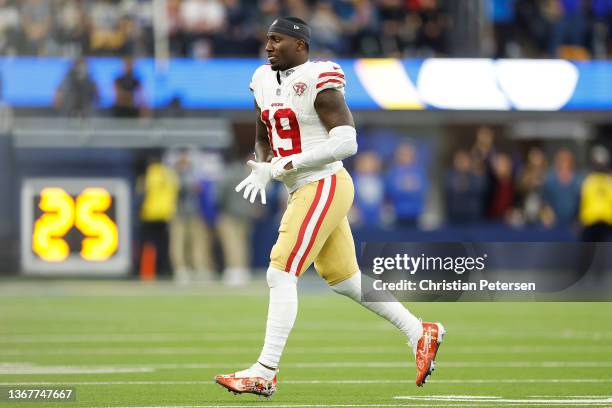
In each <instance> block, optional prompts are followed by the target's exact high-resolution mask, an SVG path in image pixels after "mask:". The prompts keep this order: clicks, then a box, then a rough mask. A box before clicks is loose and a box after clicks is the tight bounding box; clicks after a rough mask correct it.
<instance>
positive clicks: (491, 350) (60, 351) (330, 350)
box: [0, 345, 612, 356]
mask: <svg viewBox="0 0 612 408" xmlns="http://www.w3.org/2000/svg"><path fill="white" fill-rule="evenodd" d="M260 349H261V347H259V346H253V347H214V348H211V347H204V346H201V347H109V348H106V347H83V348H80V347H79V348H53V349H43V350H40V349H15V348H11V349H4V350H0V356H43V355H44V356H62V355H66V356H69V355H142V354H148V355H173V354H183V355H219V354H226V355H235V354H251V353H258V352H259V351H260ZM406 350H407V348H406V347H351V346H347V347H291V348H290V349H287V353H288V354H309V355H313V354H355V353H359V354H364V353H370V354H401V353H404V352H405V351H406ZM445 350H446V353H451V354H496V353H503V354H541V353H568V354H571V353H575V354H601V353H612V347H595V348H590V349H586V350H585V348H584V347H582V346H580V347H579V346H554V345H553V346H516V347H497V346H483V347H452V346H451V347H445Z"/></svg>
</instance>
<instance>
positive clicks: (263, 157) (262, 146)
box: [255, 102, 274, 162]
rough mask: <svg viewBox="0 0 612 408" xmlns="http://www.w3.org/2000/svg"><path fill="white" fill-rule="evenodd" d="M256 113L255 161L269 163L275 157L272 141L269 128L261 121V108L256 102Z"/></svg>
mask: <svg viewBox="0 0 612 408" xmlns="http://www.w3.org/2000/svg"><path fill="white" fill-rule="evenodd" d="M255 112H256V113H257V119H256V120H255V160H257V161H259V162H269V161H270V160H272V158H273V157H274V153H272V147H271V146H270V139H269V138H268V128H266V125H265V124H264V123H263V121H262V120H261V108H260V107H259V106H258V105H257V102H255Z"/></svg>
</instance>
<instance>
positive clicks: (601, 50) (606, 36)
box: [592, 0, 612, 59]
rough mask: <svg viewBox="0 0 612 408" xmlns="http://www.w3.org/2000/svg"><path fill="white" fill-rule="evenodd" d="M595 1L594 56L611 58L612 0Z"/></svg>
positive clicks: (593, 26)
mask: <svg viewBox="0 0 612 408" xmlns="http://www.w3.org/2000/svg"><path fill="white" fill-rule="evenodd" d="M592 1H593V18H594V20H593V25H592V30H593V34H592V36H593V45H592V51H593V56H594V57H595V58H598V59H606V58H608V59H610V58H611V57H612V55H610V53H611V52H612V0H592Z"/></svg>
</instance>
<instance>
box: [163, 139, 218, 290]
mask: <svg viewBox="0 0 612 408" xmlns="http://www.w3.org/2000/svg"><path fill="white" fill-rule="evenodd" d="M196 166H197V163H195V162H194V159H193V157H192V154H191V152H190V151H189V150H183V151H181V152H179V155H178V158H177V159H176V162H175V163H174V171H175V173H176V175H177V177H178V197H177V203H176V213H175V214H174V217H173V218H172V221H171V223H170V259H171V261H172V269H173V271H174V280H175V281H176V282H177V283H179V284H188V283H190V282H191V280H192V277H193V276H194V275H195V274H196V273H197V274H198V275H199V276H198V278H203V279H205V278H208V279H210V278H211V270H212V268H211V266H210V265H211V260H212V254H211V251H210V249H211V247H210V237H208V236H207V234H208V231H207V229H206V227H205V225H204V222H203V220H202V217H201V215H200V205H199V200H198V195H199V192H200V183H199V181H200V180H199V174H198V170H197V168H196Z"/></svg>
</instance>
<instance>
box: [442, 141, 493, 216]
mask: <svg viewBox="0 0 612 408" xmlns="http://www.w3.org/2000/svg"><path fill="white" fill-rule="evenodd" d="M445 191H446V209H447V214H448V221H449V222H450V223H452V224H463V223H471V222H476V221H478V220H481V219H482V216H483V198H482V194H483V191H484V178H483V176H482V175H481V174H478V173H476V172H475V171H474V168H473V163H472V159H471V157H470V154H469V153H468V152H467V151H465V150H459V151H457V152H456V153H455V154H454V156H453V167H452V169H451V170H449V172H448V175H447V176H446V183H445Z"/></svg>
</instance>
